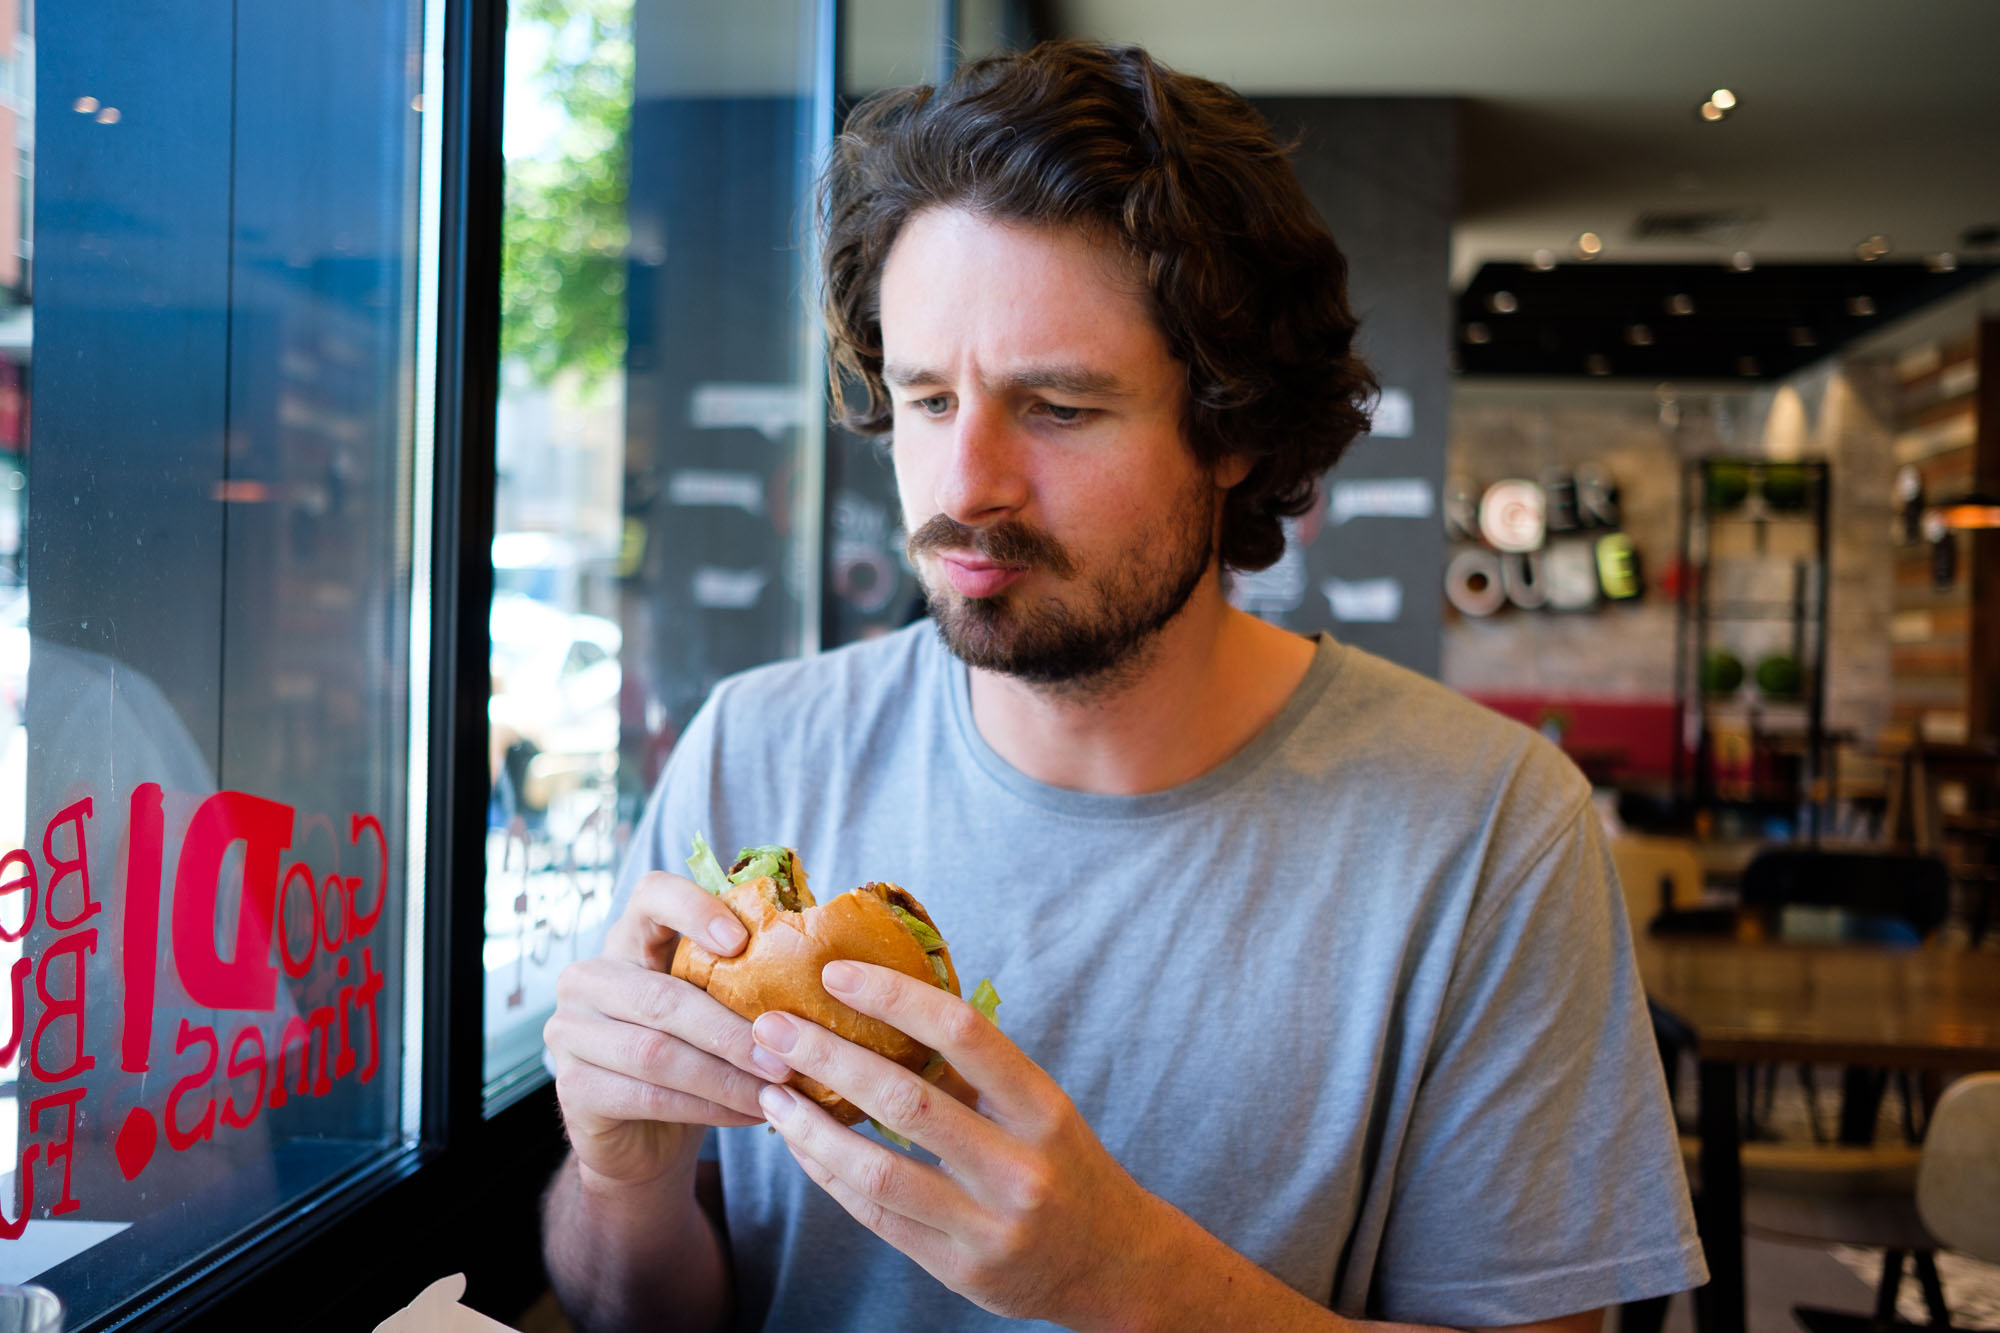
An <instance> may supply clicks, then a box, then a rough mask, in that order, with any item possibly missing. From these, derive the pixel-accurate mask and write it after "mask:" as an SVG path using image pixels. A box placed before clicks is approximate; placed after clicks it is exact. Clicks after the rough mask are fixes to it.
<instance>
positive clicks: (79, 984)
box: [28, 881, 97, 1096]
mask: <svg viewBox="0 0 2000 1333" xmlns="http://www.w3.org/2000/svg"><path fill="white" fill-rule="evenodd" d="M53 882H54V881H51V883H53ZM96 948H97V932H96V931H94V930H80V931H78V932H77V933H76V934H74V935H65V936H63V937H62V938H61V939H59V940H57V941H56V942H55V943H54V944H51V945H50V946H49V947H48V948H46V949H44V950H42V958H41V961H40V962H39V963H37V964H36V965H35V990H36V991H37V992H38V993H39V994H40V995H41V997H42V1017H41V1020H40V1021H39V1022H37V1023H36V1024H35V1037H34V1040H33V1041H31V1042H29V1043H28V1068H29V1069H31V1070H33V1071H34V1075H35V1077H36V1078H38V1079H40V1080H41V1081H42V1082H44V1083H60V1082H62V1081H63V1080H64V1079H66V1078H75V1077H76V1076H77V1075H78V1074H81V1073H83V1072H84V1071H85V1070H88V1069H95V1068H96V1067H97V1057H96V1056H94V1055H91V1054H88V1053H87V1052H86V1051H85V1050H84V1045H83V1042H84V1031H83V1027H84V1010H83V1002H84V979H85V976H86V975H87V974H86V973H85V971H84V961H83V956H84V955H85V954H87V953H92V952H94V951H95V950H96ZM58 958H68V959H69V960H70V972H69V998H68V999H65V1000H58V999H57V998H56V997H55V996H53V995H51V994H49V964H50V963H53V962H55V961H56V960H57V959H58ZM65 1016H67V1017H72V1018H75V1019H76V1048H75V1058H74V1059H73V1060H71V1061H70V1063H69V1064H68V1065H67V1066H65V1067H64V1068H62V1069H50V1068H48V1066H46V1065H44V1064H43V1063H42V1039H43V1038H44V1037H46V1036H48V1035H49V1024H51V1023H53V1022H55V1021H56V1020H57V1019H58V1018H63V1017H65ZM78 1095H79V1096H81V1095H82V1092H81V1090H80V1089H79V1090H78Z"/></svg>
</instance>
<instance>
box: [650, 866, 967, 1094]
mask: <svg viewBox="0 0 2000 1333" xmlns="http://www.w3.org/2000/svg"><path fill="white" fill-rule="evenodd" d="M802 879H803V877H801V880H802ZM796 892H797V895H798V901H799V905H800V908H801V909H802V910H800V911H796V912H792V911H786V910H785V909H784V908H783V907H782V906H780V904H779V899H778V885H777V882H776V881H775V880H772V879H771V878H769V877H768V876H765V877H760V878H757V879H752V880H746V881H745V882H744V883H741V884H736V885H732V886H731V887H730V890H729V892H728V893H726V894H724V895H723V897H722V901H723V902H725V903H727V904H728V905H729V908H730V910H731V911H733V912H735V913H736V915H737V916H738V917H739V918H741V919H742V922H743V924H744V926H746V927H747V928H748V929H749V932H750V940H749V943H747V944H745V945H744V946H743V950H742V952H740V953H738V954H736V955H735V956H734V957H732V958H720V957H717V956H716V955H715V954H712V953H710V952H709V951H708V950H707V949H704V948H702V947H701V945H699V944H697V943H696V942H695V941H693V940H691V939H689V938H687V937H686V936H682V937H681V941H680V943H679V945H678V946H677V947H676V948H675V950H674V961H673V966H672V968H671V971H672V973H673V975H674V976H676V977H679V978H680V979H681V980H683V981H687V982H690V983H692V984H694V985H696V986H699V987H701V988H702V989H703V990H705V991H707V992H708V993H709V994H710V995H713V996H714V997H715V998H716V999H718V1000H720V1001H721V1002H722V1003H723V1004H725V1005H727V1006H728V1007H729V1008H730V1009H733V1010H734V1011H736V1012H737V1013H739V1014H741V1015H743V1016H744V1017H745V1018H752V1019H754V1018H756V1017H757V1016H758V1015H759V1014H762V1013H766V1012H769V1011H770V1010H773V1009H776V1010H782V1011H783V1012H785V1013H788V1014H797V1015H798V1016H799V1017H801V1018H809V1019H811V1020H812V1021H813V1022H815V1023H818V1024H819V1025H820V1026H822V1027H824V1028H826V1029H828V1030H829V1031H831V1032H833V1033H835V1034H837V1035H839V1036H842V1037H845V1038H846V1039H847V1040H849V1041H852V1042H854V1043H856V1044H857V1045H860V1046H865V1047H867V1048H868V1049H869V1050H871V1051H874V1052H875V1053H876V1054H878V1055H882V1056H885V1057H887V1058H888V1059H891V1060H894V1061H895V1062H896V1063H897V1064H900V1065H902V1066H903V1067H904V1068H905V1069H908V1070H911V1071H912V1072H917V1073H921V1072H923V1070H924V1068H925V1066H926V1064H927V1063H928V1062H929V1061H930V1058H931V1049H930V1048H929V1047H928V1046H924V1045H921V1044H920V1043H918V1042H916V1041H914V1040H912V1039H911V1038H910V1037H908V1036H907V1035H905V1034H904V1033H902V1032H899V1031H898V1030H896V1029H895V1028H892V1027H890V1026H889V1025H888V1024H887V1023H884V1022H883V1021H881V1020H880V1019H878V1018H870V1017H869V1016H868V1015H866V1014H863V1013H860V1012H858V1011H856V1010H854V1009H851V1008H849V1007H848V1006H847V1005H844V1004H842V1003H841V1002H840V1001H838V1000H836V999H834V998H833V997H832V996H831V995H829V994H827V993H826V988H825V987H823V986H822V985H820V979H819V978H820V969H821V968H823V967H825V966H826V965H827V964H828V963H830V962H832V961H833V960H834V959H836V958H851V959H854V960H855V961H857V962H863V963H876V964H879V965H880V966H882V967H892V968H894V969H896V970H897V971H898V972H904V973H907V974H908V975H910V976H912V977H915V978H917V979H918V980H920V981H922V982H924V983H925V984H926V985H932V986H935V985H937V984H938V977H937V974H936V973H935V972H934V971H933V970H932V968H931V964H930V957H931V955H927V954H926V953H925V952H924V947H923V945H921V944H919V943H918V942H917V937H916V936H915V935H913V934H912V933H911V932H910V929H909V927H907V926H905V925H904V924H903V922H902V921H901V920H900V919H899V918H898V917H897V916H896V913H895V912H894V911H892V910H891V909H890V904H891V903H894V904H895V905H896V906H897V907H900V908H902V909H903V910H904V911H906V912H908V913H910V915H912V916H914V917H917V918H919V919H920V920H922V921H923V922H924V924H925V925H928V926H931V927H933V929H935V923H934V922H932V921H931V919H930V914H929V913H927V912H926V911H924V909H923V907H922V905H921V904H919V903H918V902H917V900H916V899H915V898H913V897H911V896H910V894H908V893H907V892H905V891H904V890H902V889H900V888H898V887H897V886H896V885H894V884H868V885H864V886H863V887H861V888H858V889H855V890H853V891H851V892H848V893H843V894H841V895H840V896H839V897H838V898H834V899H831V900H829V901H828V902H826V903H823V904H818V905H815V904H814V903H813V898H812V894H811V892H810V891H808V890H807V889H806V887H805V885H804V884H803V882H801V883H799V884H798V887H797V890H796ZM935 956H936V957H938V958H941V959H943V961H944V971H945V977H946V979H947V982H948V984H947V985H946V986H945V989H947V990H949V991H950V992H951V993H952V994H953V995H957V994H958V993H959V989H958V973H957V971H956V970H955V969H954V968H953V967H952V964H951V952H950V950H949V949H939V950H936V951H935ZM787 1082H788V1083H790V1085H791V1086H792V1087H795V1088H797V1089H798V1090H799V1091H800V1092H802V1093H804V1094H805V1095H806V1096H808V1097H810V1098H812V1099H813V1100H814V1101H815V1102H818V1103H819V1104H820V1105H821V1106H823V1107H825V1108H826V1109H827V1111H828V1112H829V1113H830V1114H831V1115H832V1116H833V1117H834V1119H836V1120H838V1121H840V1123H842V1124H843V1125H852V1124H854V1123H856V1122H857V1121H859V1120H861V1119H862V1117H863V1116H864V1114H865V1112H863V1111H862V1110H861V1109H860V1108H859V1107H857V1106H855V1105H854V1104H853V1103H852V1102H849V1101H848V1100H847V1099H846V1098H844V1097H842V1096H841V1095H840V1094H839V1093H837V1092H834V1091H833V1090H832V1089H830V1088H828V1087H826V1086H824V1085H822V1084H820V1083H818V1082H816V1081H815V1080H813V1079H810V1078H807V1077H806V1076H805V1075H804V1074H797V1073H795V1074H793V1075H792V1077H791V1078H790V1079H788V1080H787Z"/></svg>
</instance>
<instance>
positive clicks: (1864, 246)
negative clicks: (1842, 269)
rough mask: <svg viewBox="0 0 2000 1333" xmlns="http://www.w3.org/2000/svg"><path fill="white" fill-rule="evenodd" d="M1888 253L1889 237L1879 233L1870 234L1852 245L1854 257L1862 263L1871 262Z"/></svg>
mask: <svg viewBox="0 0 2000 1333" xmlns="http://www.w3.org/2000/svg"><path fill="white" fill-rule="evenodd" d="M1888 253H1889V238H1888V237H1887V236H1882V235H1879V234H1878V235H1875V236H1870V237H1869V238H1868V239H1867V240H1865V241H1863V242H1861V243H1860V244H1859V245H1857V246H1855V247H1854V257H1855V258H1857V259H1859V260H1860V261H1861V262H1862V263H1864V264H1872V263H1874V262H1875V261H1876V260H1878V259H1880V258H1881V257H1882V256H1884V255H1886V254H1888Z"/></svg>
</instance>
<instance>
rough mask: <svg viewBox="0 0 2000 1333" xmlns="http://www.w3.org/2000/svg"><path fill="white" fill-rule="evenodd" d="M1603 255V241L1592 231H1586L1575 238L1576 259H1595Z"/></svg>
mask: <svg viewBox="0 0 2000 1333" xmlns="http://www.w3.org/2000/svg"><path fill="white" fill-rule="evenodd" d="M1603 253H1604V240H1603V238H1602V237H1600V236H1599V235H1598V234H1597V233H1596V232H1594V231H1587V232H1585V233H1583V234H1582V235H1581V236H1579V237H1577V238H1576V257H1577V258H1578V259H1595V258H1597V257H1598V256H1599V255H1601V254H1603Z"/></svg>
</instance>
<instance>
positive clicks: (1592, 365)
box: [1583, 352, 1611, 375]
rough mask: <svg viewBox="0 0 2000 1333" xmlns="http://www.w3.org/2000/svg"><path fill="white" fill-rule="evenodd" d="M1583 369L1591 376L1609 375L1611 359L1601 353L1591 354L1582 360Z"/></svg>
mask: <svg viewBox="0 0 2000 1333" xmlns="http://www.w3.org/2000/svg"><path fill="white" fill-rule="evenodd" d="M1583 368H1584V369H1585V370H1587V371H1589V372H1590V373H1591V374H1593V375H1609V374H1610V373H1611V358H1610V357H1608V356H1606V355H1604V353H1602V352H1592V353H1591V354H1590V355H1589V356H1587V357H1585V358H1584V362H1583Z"/></svg>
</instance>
